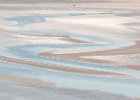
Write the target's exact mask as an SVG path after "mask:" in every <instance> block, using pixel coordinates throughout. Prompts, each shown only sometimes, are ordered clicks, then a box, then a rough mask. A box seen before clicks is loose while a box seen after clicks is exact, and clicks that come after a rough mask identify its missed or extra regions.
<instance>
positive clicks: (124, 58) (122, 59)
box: [83, 54, 140, 66]
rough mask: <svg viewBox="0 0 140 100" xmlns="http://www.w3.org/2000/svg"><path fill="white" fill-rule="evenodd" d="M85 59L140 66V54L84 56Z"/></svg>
mask: <svg viewBox="0 0 140 100" xmlns="http://www.w3.org/2000/svg"><path fill="white" fill-rule="evenodd" d="M83 58H88V59H99V60H107V61H112V62H117V63H122V64H129V65H136V66H140V54H128V55H115V56H84V57H83Z"/></svg>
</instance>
